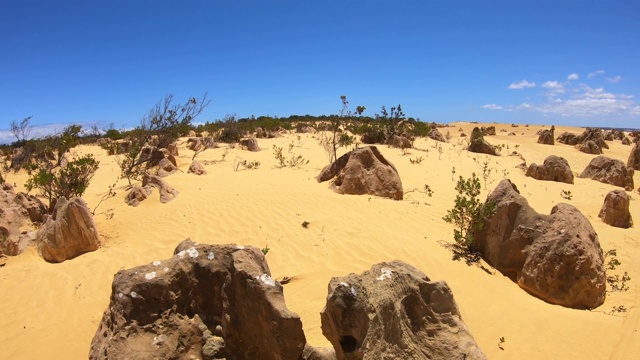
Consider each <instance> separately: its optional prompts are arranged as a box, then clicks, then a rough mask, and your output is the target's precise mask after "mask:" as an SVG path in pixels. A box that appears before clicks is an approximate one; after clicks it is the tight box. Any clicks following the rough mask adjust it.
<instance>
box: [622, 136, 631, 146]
mask: <svg viewBox="0 0 640 360" xmlns="http://www.w3.org/2000/svg"><path fill="white" fill-rule="evenodd" d="M622 145H631V140H629V138H628V137H626V136H625V137H624V138H623V139H622Z"/></svg>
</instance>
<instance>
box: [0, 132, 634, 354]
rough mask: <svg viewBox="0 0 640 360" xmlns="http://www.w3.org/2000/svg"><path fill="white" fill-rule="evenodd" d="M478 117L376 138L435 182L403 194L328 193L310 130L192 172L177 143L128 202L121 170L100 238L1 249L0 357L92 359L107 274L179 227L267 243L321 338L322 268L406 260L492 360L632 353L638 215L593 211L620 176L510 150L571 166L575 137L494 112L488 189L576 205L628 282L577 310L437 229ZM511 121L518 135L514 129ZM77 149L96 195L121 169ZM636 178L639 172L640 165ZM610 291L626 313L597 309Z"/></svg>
mask: <svg viewBox="0 0 640 360" xmlns="http://www.w3.org/2000/svg"><path fill="white" fill-rule="evenodd" d="M473 126H476V125H474V124H469V123H458V124H453V125H452V126H451V127H449V128H443V129H440V131H441V132H442V133H443V134H445V133H446V132H447V131H449V132H450V134H451V141H450V142H449V143H445V144H442V154H439V151H438V150H437V149H436V148H435V147H434V145H435V142H434V141H433V140H425V139H421V140H418V141H416V144H415V145H416V149H411V150H410V151H409V153H408V154H404V155H403V154H402V152H401V151H400V150H399V149H392V148H388V147H386V146H380V149H381V151H382V153H383V155H384V156H385V157H386V158H387V159H388V160H390V161H391V162H392V163H393V164H394V165H395V166H396V168H397V169H398V171H399V173H400V176H401V178H402V182H403V186H404V189H405V191H409V190H411V189H414V188H417V189H420V190H421V189H423V188H424V185H425V184H428V185H429V187H430V188H431V189H432V190H433V196H432V197H428V196H427V195H425V194H424V193H420V192H411V193H408V194H406V195H405V200H404V201H393V200H388V199H382V198H376V197H372V196H366V195H363V196H348V195H338V194H335V193H333V192H332V191H331V190H329V189H328V183H322V184H319V183H317V182H316V180H315V179H314V177H315V176H316V175H317V174H318V173H319V171H320V169H321V168H322V167H324V166H325V165H326V164H327V162H328V161H327V157H326V154H325V152H324V150H323V149H322V147H321V146H319V145H318V141H317V139H316V135H312V134H301V135H298V134H289V135H286V136H284V137H280V138H277V139H270V140H264V139H260V140H259V144H260V146H261V148H262V151H261V152H258V153H250V152H247V151H243V150H241V149H239V148H234V149H229V152H228V155H226V160H225V161H221V162H217V163H212V164H209V165H206V166H205V168H206V170H207V171H208V175H205V176H201V177H199V176H195V175H193V174H187V173H186V171H187V169H188V167H189V164H190V163H191V157H192V156H193V152H192V151H189V150H187V149H185V147H184V143H183V144H182V145H181V147H180V156H179V157H178V165H179V167H180V169H181V170H183V172H177V173H175V174H173V175H171V176H169V177H167V178H166V181H167V182H168V183H170V184H171V185H172V186H174V187H175V188H176V189H178V190H179V191H180V195H179V196H178V197H177V198H176V199H175V200H174V201H172V202H170V203H167V204H161V203H160V201H159V196H158V192H157V191H155V192H154V193H153V194H152V195H151V197H150V198H149V199H147V200H146V201H144V202H143V203H142V204H141V205H140V206H138V207H136V208H134V207H130V206H127V205H126V204H125V203H124V200H123V198H124V195H125V186H126V184H127V183H126V180H120V181H118V183H117V188H116V191H117V196H116V197H114V198H111V199H107V200H105V201H104V202H103V203H102V204H101V205H100V206H99V207H98V210H97V211H96V216H95V221H96V224H97V226H98V230H99V232H100V234H101V237H102V241H103V244H102V247H101V248H100V249H99V250H97V251H95V252H93V253H88V254H85V255H82V256H80V257H78V258H75V259H73V260H70V261H66V262H64V263H61V264H49V263H46V262H45V261H43V260H42V259H41V258H40V257H39V256H38V254H37V253H36V251H35V250H33V249H29V250H28V251H26V252H25V253H24V254H22V255H20V256H17V257H12V258H7V259H4V260H0V262H5V263H6V266H4V267H1V268H0V279H1V280H0V281H1V282H0V284H1V290H0V358H3V359H82V358H86V357H87V355H88V352H89V346H90V343H91V339H92V338H93V335H94V333H95V331H96V329H97V327H98V323H99V322H100V319H101V317H102V312H103V311H104V310H105V309H106V307H107V305H108V303H109V295H110V292H111V282H112V280H113V274H114V273H116V272H117V271H118V270H120V269H127V268H131V267H134V266H137V265H141V264H147V263H150V262H152V261H154V260H160V259H165V258H168V257H170V256H171V255H172V251H173V249H174V247H175V246H176V245H177V244H178V243H179V242H180V241H182V240H184V239H185V238H191V239H192V240H193V241H197V242H201V243H215V244H224V243H238V244H251V245H254V246H257V247H260V248H263V247H265V246H268V247H269V248H270V251H269V253H268V254H267V260H268V261H269V266H270V268H271V271H272V275H273V276H274V277H275V278H281V277H283V276H293V277H294V281H292V282H291V283H289V284H287V285H285V287H284V289H285V296H286V301H287V305H288V307H289V308H290V309H292V310H293V311H295V312H297V313H298V314H300V316H301V318H302V322H303V324H304V330H305V333H306V336H307V339H308V342H309V343H311V344H313V345H320V346H326V345H328V341H327V340H326V339H325V338H324V337H323V335H322V331H321V329H320V316H319V313H320V311H321V310H322V308H323V306H324V303H325V297H326V294H327V285H328V283H329V280H330V279H331V277H333V276H342V275H346V274H348V273H350V272H355V273H360V272H362V271H363V270H366V269H369V268H370V267H371V265H372V264H374V263H377V262H380V261H387V260H392V259H401V260H404V261H406V262H408V263H410V264H412V265H414V266H415V267H417V268H419V269H421V270H422V271H424V272H425V273H426V274H427V276H429V278H431V279H432V280H445V281H446V282H447V283H448V284H449V286H450V287H451V289H452V290H453V293H454V296H455V299H456V301H457V303H458V306H459V307H460V311H461V313H462V317H463V320H464V321H465V323H466V324H467V326H468V327H469V329H470V331H471V333H472V334H473V336H474V337H475V339H476V341H477V342H478V344H479V345H480V347H481V348H482V349H483V351H484V352H485V353H486V354H487V356H488V357H489V358H490V359H608V358H611V359H637V358H638V357H639V356H640V355H639V354H640V333H639V332H638V329H639V327H640V317H639V316H640V315H639V312H638V308H637V306H638V304H640V292H639V291H638V285H639V284H640V273H639V272H638V269H640V266H639V265H640V264H639V262H640V260H639V259H640V246H639V243H638V242H639V241H640V231H639V230H638V228H637V227H635V228H631V229H618V228H613V227H610V226H608V225H606V224H604V223H602V221H601V220H600V219H599V218H598V216H597V215H598V211H599V210H600V207H601V205H602V202H603V199H604V196H605V194H606V193H607V192H608V191H610V190H613V189H616V188H615V187H613V186H609V185H605V184H602V183H599V182H596V181H593V180H586V179H579V178H577V177H576V179H575V185H568V184H563V183H554V182H546V181H537V180H534V179H531V178H526V177H525V176H524V173H523V171H521V170H519V169H516V168H515V166H516V165H518V164H519V163H520V162H521V160H520V159H519V158H517V157H513V156H506V155H507V154H509V153H510V152H512V151H513V150H515V149H516V146H517V145H519V148H518V151H519V152H520V153H521V154H522V155H523V156H524V157H525V158H526V160H527V164H530V163H532V162H536V163H542V161H543V160H544V158H545V157H546V156H547V155H550V154H555V155H558V156H562V157H564V158H566V159H567V160H568V161H569V164H570V165H571V168H572V169H573V171H574V172H575V173H580V172H581V171H582V170H583V169H584V167H585V166H586V165H587V164H588V162H589V161H590V159H592V158H593V155H587V154H583V153H581V152H579V151H578V150H576V149H574V148H573V147H572V146H567V145H562V144H556V145H555V146H546V145H540V144H537V143H536V139H537V135H536V132H537V131H538V130H540V129H542V128H543V127H542V126H538V125H532V126H529V127H525V126H524V125H521V126H519V127H517V128H513V127H511V126H510V125H501V124H496V127H497V135H496V136H490V137H488V138H487V139H488V140H489V141H490V142H491V143H492V144H494V145H495V144H504V145H505V148H504V149H503V151H502V154H503V156H500V157H490V158H489V159H490V164H491V165H490V166H491V168H492V169H494V172H493V173H492V174H491V177H490V179H489V181H488V183H487V189H488V190H484V189H483V194H482V195H481V196H482V199H484V198H485V196H486V195H487V193H488V192H489V191H491V190H492V189H493V188H494V187H495V186H496V185H497V183H498V182H499V180H500V179H502V178H503V177H505V176H506V177H508V178H510V179H511V180H512V181H513V182H514V183H515V184H516V185H517V186H518V188H519V189H520V192H521V193H522V195H524V196H525V197H526V198H527V199H528V200H529V203H530V204H531V205H532V206H533V207H534V208H535V209H536V210H537V211H538V212H542V213H549V211H550V210H551V207H552V206H553V205H554V204H557V203H559V202H569V203H570V204H573V205H575V206H576V207H578V208H579V209H580V210H581V211H582V213H583V214H584V215H585V216H586V217H587V218H588V219H589V221H591V224H592V225H593V227H594V228H595V229H596V231H597V233H598V235H599V238H600V244H601V246H602V248H603V249H604V250H609V249H614V248H615V249H617V253H618V256H617V258H618V259H619V260H620V261H621V262H622V265H620V266H619V267H618V269H616V270H615V271H610V272H609V274H610V275H611V274H622V273H623V272H624V271H627V272H628V273H629V275H630V276H631V278H632V280H631V281H630V282H629V286H630V289H629V290H628V291H626V292H613V293H611V292H610V293H608V294H607V299H606V301H605V303H604V304H603V305H602V306H600V307H599V308H598V309H595V310H593V311H581V310H573V309H567V308H563V307H561V306H556V305H550V304H547V303H545V302H544V301H541V300H539V299H537V298H534V297H532V296H530V295H528V294H527V293H526V292H524V291H523V290H521V289H520V288H519V287H518V286H517V285H516V284H515V283H513V282H512V281H510V280H509V279H508V278H506V277H504V276H503V275H501V274H500V273H499V272H495V271H493V274H492V275H490V274H487V273H486V272H485V271H483V270H482V269H481V268H480V267H478V266H475V265H474V266H467V265H466V264H465V263H464V262H461V261H453V260H452V254H451V252H450V251H449V250H447V249H446V248H445V247H444V246H443V243H446V242H451V241H452V229H453V227H452V225H450V224H447V223H445V222H444V221H443V220H442V217H443V216H444V215H445V214H446V211H447V209H450V208H451V207H452V206H453V201H454V197H455V190H454V187H455V181H454V180H452V174H451V171H452V167H455V175H454V176H453V178H455V179H457V178H458V176H459V175H462V176H464V177H469V176H470V175H471V173H472V172H476V173H478V174H479V173H481V169H480V168H479V165H478V164H477V163H476V161H474V160H473V158H478V160H479V162H482V161H484V159H485V158H486V156H484V155H478V154H472V153H468V152H466V151H460V148H461V146H456V143H457V142H458V141H460V137H459V134H460V133H459V131H458V129H459V128H462V129H464V132H465V133H467V134H470V133H471V129H472V127H473ZM502 129H504V130H506V132H502V131H501V130H502ZM565 130H569V131H572V132H575V133H580V132H581V131H582V129H578V128H565V127H558V128H557V129H556V135H557V134H559V133H560V132H562V131H565ZM512 131H513V132H515V133H516V136H509V135H508V133H509V132H512ZM182 140H185V139H182ZM290 143H293V149H292V152H293V153H295V154H296V155H302V156H303V157H304V158H305V159H308V160H310V162H309V164H308V165H305V166H303V167H302V168H301V169H290V168H284V169H280V168H276V167H275V165H276V160H275V159H274V156H273V151H272V146H273V145H274V144H275V145H277V146H282V147H283V148H284V154H285V156H287V157H290V154H289V153H288V152H287V150H288V148H289V146H288V144H290ZM608 144H609V146H610V147H611V148H610V149H609V150H605V155H606V156H609V157H613V158H617V159H620V160H623V161H624V162H625V163H626V161H627V158H628V155H629V151H630V149H631V148H630V147H629V146H624V145H622V144H621V143H620V141H614V142H608ZM507 147H508V148H507ZM75 151H76V152H78V153H84V152H92V153H94V154H96V156H97V158H98V159H99V160H100V169H99V170H98V172H97V173H96V176H95V178H94V180H93V182H92V183H91V186H90V187H89V189H88V191H87V193H86V194H85V196H84V199H85V200H86V201H87V203H88V204H89V206H90V207H91V208H92V209H93V208H94V207H95V206H97V205H98V202H99V200H100V198H101V197H102V195H103V194H104V193H105V192H106V191H107V188H108V186H109V185H110V184H112V183H114V182H115V181H116V180H117V178H118V174H119V169H118V167H117V164H116V162H115V157H113V156H110V157H108V156H106V154H105V152H104V151H103V150H101V149H100V148H99V147H96V146H85V147H81V148H79V149H76V150H75ZM223 152H224V149H223V148H220V149H211V150H207V151H205V152H204V153H201V154H199V155H198V157H197V160H200V161H201V162H202V161H205V160H208V161H213V160H218V161H219V160H221V158H222V154H223ZM344 152H345V150H344V149H343V150H342V151H341V152H340V154H342V153H344ZM340 154H339V155H340ZM420 156H421V157H423V158H424V160H423V161H422V163H421V164H419V165H416V164H411V163H410V161H409V159H415V158H416V157H420ZM236 157H240V158H242V159H246V160H250V161H253V160H258V161H259V162H260V163H261V166H260V168H259V169H257V170H243V171H238V172H234V160H236ZM25 178H26V177H25V175H24V174H17V175H16V174H10V175H9V178H8V181H10V182H12V183H13V182H16V183H17V185H18V189H17V190H23V184H24V180H25ZM635 183H636V186H639V185H640V176H638V175H637V174H636V176H635ZM561 190H570V191H571V193H572V196H573V198H572V199H571V200H570V201H567V200H564V199H562V198H561V196H560V193H561ZM629 194H630V195H631V197H632V198H633V200H632V202H631V212H632V216H633V218H634V219H636V221H640V206H639V205H638V204H637V201H636V199H637V198H638V197H639V195H638V194H637V193H633V194H632V193H629ZM303 221H307V222H309V226H308V228H306V229H305V228H303V227H302V226H301V223H302V222H303ZM485 266H487V265H486V264H485ZM487 267H488V266H487ZM620 305H622V306H624V307H625V308H626V309H627V311H626V312H622V313H616V314H614V315H607V314H605V313H606V312H609V311H611V309H612V308H613V307H614V306H620ZM501 337H504V339H505V342H504V344H503V345H502V346H503V348H504V350H501V349H499V347H498V343H499V339H500V338H501Z"/></svg>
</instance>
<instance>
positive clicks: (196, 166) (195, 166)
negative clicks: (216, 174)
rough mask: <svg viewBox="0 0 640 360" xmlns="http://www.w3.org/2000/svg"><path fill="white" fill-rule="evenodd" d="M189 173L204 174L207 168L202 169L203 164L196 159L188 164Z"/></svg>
mask: <svg viewBox="0 0 640 360" xmlns="http://www.w3.org/2000/svg"><path fill="white" fill-rule="evenodd" d="M189 173H191V174H196V175H206V174H207V170H205V169H204V166H202V164H200V163H199V162H197V161H195V160H194V161H193V162H192V163H191V165H190V166H189Z"/></svg>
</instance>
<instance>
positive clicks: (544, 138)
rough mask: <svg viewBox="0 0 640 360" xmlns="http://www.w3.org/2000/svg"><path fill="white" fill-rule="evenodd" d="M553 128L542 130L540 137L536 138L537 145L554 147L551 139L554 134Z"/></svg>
mask: <svg viewBox="0 0 640 360" xmlns="http://www.w3.org/2000/svg"><path fill="white" fill-rule="evenodd" d="M554 130H555V128H553V127H552V128H551V130H543V131H542V132H541V133H540V136H539V137H538V144H544V145H554V144H555V140H554V137H553V132H554Z"/></svg>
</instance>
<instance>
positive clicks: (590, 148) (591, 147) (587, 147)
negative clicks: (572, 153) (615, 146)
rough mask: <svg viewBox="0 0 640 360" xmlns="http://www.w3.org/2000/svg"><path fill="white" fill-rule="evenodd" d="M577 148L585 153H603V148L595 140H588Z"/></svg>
mask: <svg viewBox="0 0 640 360" xmlns="http://www.w3.org/2000/svg"><path fill="white" fill-rule="evenodd" d="M576 149H578V150H579V151H581V152H583V153H585V154H592V155H598V154H602V149H601V148H600V147H599V146H598V144H596V142H595V141H593V140H587V141H585V142H583V143H580V144H578V145H576Z"/></svg>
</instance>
